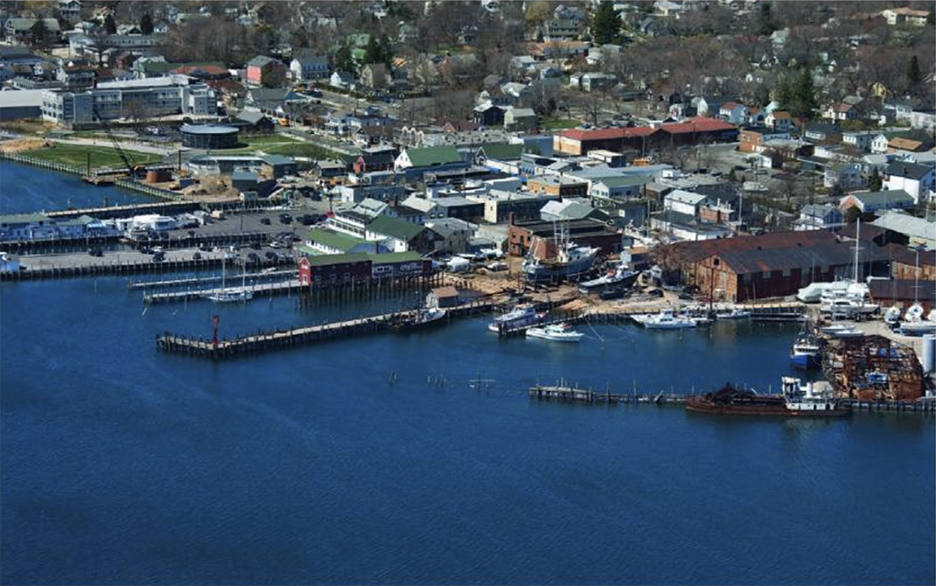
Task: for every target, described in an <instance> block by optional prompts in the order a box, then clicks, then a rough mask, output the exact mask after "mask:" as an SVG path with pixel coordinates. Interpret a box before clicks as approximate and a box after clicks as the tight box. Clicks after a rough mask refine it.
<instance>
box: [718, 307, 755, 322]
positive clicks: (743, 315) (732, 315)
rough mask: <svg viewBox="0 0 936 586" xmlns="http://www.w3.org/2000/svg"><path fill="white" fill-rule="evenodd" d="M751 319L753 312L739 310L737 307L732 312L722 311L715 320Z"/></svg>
mask: <svg viewBox="0 0 936 586" xmlns="http://www.w3.org/2000/svg"><path fill="white" fill-rule="evenodd" d="M750 317H751V312H750V311H747V310H746V309H738V308H737V307H735V308H734V309H732V310H731V311H721V312H718V313H716V314H715V319H748V318H750Z"/></svg>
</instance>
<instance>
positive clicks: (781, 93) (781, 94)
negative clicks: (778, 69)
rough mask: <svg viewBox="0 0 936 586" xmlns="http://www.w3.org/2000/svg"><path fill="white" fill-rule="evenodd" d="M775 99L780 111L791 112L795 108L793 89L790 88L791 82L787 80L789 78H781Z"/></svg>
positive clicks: (775, 92)
mask: <svg viewBox="0 0 936 586" xmlns="http://www.w3.org/2000/svg"><path fill="white" fill-rule="evenodd" d="M774 99H775V100H777V103H778V104H779V107H778V109H779V110H780V111H783V112H789V111H790V109H792V108H793V88H791V87H790V80H789V79H787V76H785V75H784V76H782V77H780V80H779V81H778V82H777V89H776V90H775V91H774Z"/></svg>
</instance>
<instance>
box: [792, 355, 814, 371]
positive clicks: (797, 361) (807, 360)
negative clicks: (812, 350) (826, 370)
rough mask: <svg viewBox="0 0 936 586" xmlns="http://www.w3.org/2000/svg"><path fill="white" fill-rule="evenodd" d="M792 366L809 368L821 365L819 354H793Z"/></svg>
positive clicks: (802, 368) (803, 368)
mask: <svg viewBox="0 0 936 586" xmlns="http://www.w3.org/2000/svg"><path fill="white" fill-rule="evenodd" d="M790 366H792V367H794V368H799V369H800V370H807V369H810V368H815V367H817V366H819V356H817V355H815V354H791V355H790Z"/></svg>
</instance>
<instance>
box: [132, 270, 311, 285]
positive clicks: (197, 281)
mask: <svg viewBox="0 0 936 586" xmlns="http://www.w3.org/2000/svg"><path fill="white" fill-rule="evenodd" d="M295 274H296V271H294V270H292V271H273V272H270V273H247V277H248V278H250V279H254V280H256V279H280V278H283V277H290V276H295ZM237 276H239V275H235V276H233V277H232V278H231V279H232V280H235V281H236V280H237V279H236V277H237ZM220 281H221V275H216V276H212V277H192V278H189V279H169V280H166V281H135V282H133V283H129V284H128V285H127V289H172V288H175V287H188V286H191V285H202V284H206V283H218V282H220Z"/></svg>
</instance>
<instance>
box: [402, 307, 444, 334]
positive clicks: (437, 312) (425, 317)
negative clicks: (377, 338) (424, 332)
mask: <svg viewBox="0 0 936 586" xmlns="http://www.w3.org/2000/svg"><path fill="white" fill-rule="evenodd" d="M446 314H447V312H446V310H444V309H440V308H438V307H430V308H427V309H420V310H419V311H417V312H416V315H415V316H413V317H412V318H410V319H407V320H404V321H402V322H400V323H399V324H397V325H396V326H395V327H396V329H421V328H428V327H431V326H434V325H439V324H441V323H442V322H443V320H444V319H445V316H446Z"/></svg>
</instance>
